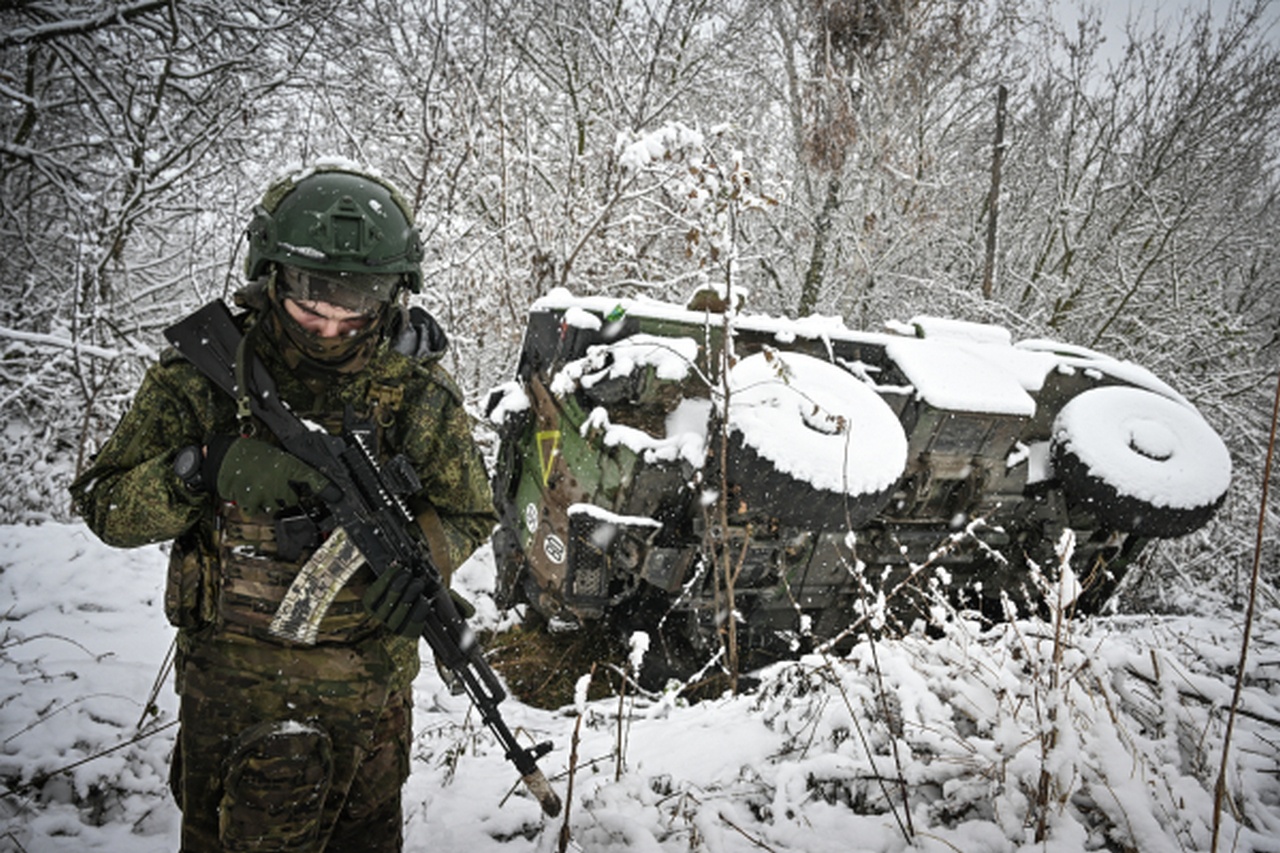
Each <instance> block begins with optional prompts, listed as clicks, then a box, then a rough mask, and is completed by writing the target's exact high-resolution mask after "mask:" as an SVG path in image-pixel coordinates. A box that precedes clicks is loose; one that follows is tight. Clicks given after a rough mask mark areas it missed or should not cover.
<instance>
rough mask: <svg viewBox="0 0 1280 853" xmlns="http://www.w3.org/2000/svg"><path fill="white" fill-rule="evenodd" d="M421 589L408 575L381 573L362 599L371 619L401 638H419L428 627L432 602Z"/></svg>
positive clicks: (402, 573) (398, 571)
mask: <svg viewBox="0 0 1280 853" xmlns="http://www.w3.org/2000/svg"><path fill="white" fill-rule="evenodd" d="M423 588H424V585H423V583H422V581H421V580H419V579H418V578H415V577H414V576H413V575H412V574H411V573H410V572H408V571H406V570H403V569H399V570H391V571H386V572H383V573H382V574H381V575H379V576H378V578H377V579H376V580H375V581H374V582H373V583H372V584H370V585H369V590H368V591H367V592H366V593H365V594H364V597H363V598H362V599H361V600H362V601H363V602H364V606H365V608H366V609H367V610H368V611H369V612H370V613H372V614H373V617H374V618H375V619H377V620H379V621H380V622H382V624H384V625H386V626H387V628H388V629H390V630H391V631H393V632H395V633H396V634H400V635H401V636H404V637H420V636H422V629H423V627H424V626H425V625H426V624H427V614H428V613H429V612H430V610H431V602H430V601H428V600H427V599H426V597H425V596H424V595H423V594H422V590H423Z"/></svg>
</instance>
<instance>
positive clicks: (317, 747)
mask: <svg viewBox="0 0 1280 853" xmlns="http://www.w3.org/2000/svg"><path fill="white" fill-rule="evenodd" d="M332 782H333V743H332V741H331V739H330V737H329V734H328V733H327V732H325V731H324V729H321V728H319V727H317V726H314V725H310V724H307V723H298V722H292V721H284V722H278V721H277V722H268V723H259V724H258V725H256V726H253V727H251V728H249V729H246V730H245V731H244V732H242V733H241V734H240V736H239V737H238V738H236V741H235V745H234V746H233V748H232V750H231V755H230V756H228V758H227V764H226V772H225V775H224V785H223V795H222V802H221V806H220V809H219V816H218V821H219V824H218V835H219V838H220V839H221V841H222V845H223V847H224V848H225V849H226V850H228V851H236V853H268V851H271V853H303V851H312V850H314V849H315V848H316V845H317V843H318V841H319V838H320V829H321V823H322V821H321V816H322V815H323V813H324V802H325V798H326V797H327V796H328V794H329V788H330V786H331V785H332Z"/></svg>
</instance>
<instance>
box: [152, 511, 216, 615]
mask: <svg viewBox="0 0 1280 853" xmlns="http://www.w3.org/2000/svg"><path fill="white" fill-rule="evenodd" d="M213 583H214V572H213V571H212V566H211V564H210V557H209V552H208V551H207V550H206V549H204V548H201V547H200V545H199V541H198V537H197V534H196V533H195V532H194V531H193V532H188V533H185V534H183V535H182V536H179V537H178V538H177V539H176V540H174V543H173V548H172V550H170V552H169V568H168V573H167V577H166V579H165V588H164V615H165V618H166V619H168V620H169V624H170V625H173V626H174V627H175V628H198V627H200V626H201V625H205V624H208V623H209V622H210V621H212V619H213V616H214V607H213V605H214V599H215V594H214V591H213Z"/></svg>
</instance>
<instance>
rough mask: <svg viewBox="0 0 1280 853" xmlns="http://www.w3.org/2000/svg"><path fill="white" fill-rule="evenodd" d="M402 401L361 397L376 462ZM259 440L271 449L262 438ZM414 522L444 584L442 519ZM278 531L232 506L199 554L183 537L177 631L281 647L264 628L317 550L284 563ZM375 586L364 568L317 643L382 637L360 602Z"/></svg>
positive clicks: (387, 387)
mask: <svg viewBox="0 0 1280 853" xmlns="http://www.w3.org/2000/svg"><path fill="white" fill-rule="evenodd" d="M403 396H404V389H403V387H402V386H398V385H392V384H379V383H373V384H371V386H370V388H369V390H368V392H367V393H366V397H365V398H366V406H365V408H364V411H363V412H359V413H357V414H358V416H360V417H361V418H362V419H363V420H365V421H366V422H368V423H369V424H371V426H372V428H373V430H374V435H373V446H374V447H376V448H379V449H380V450H381V451H383V452H381V453H380V454H379V457H380V458H379V461H385V460H386V457H387V456H388V455H389V454H388V453H386V452H385V451H386V441H385V440H384V437H383V434H384V432H385V430H386V429H387V428H388V427H390V426H391V425H392V424H393V423H394V422H395V415H396V412H397V411H398V409H399V407H400V404H401V401H402V399H403ZM304 417H305V418H306V419H307V420H309V421H312V422H315V423H318V424H319V425H320V426H322V427H323V428H324V429H326V430H327V431H329V432H331V433H332V432H337V431H339V430H340V429H341V427H342V422H343V417H342V415H341V414H335V413H323V414H316V413H308V414H305V415H304ZM258 437H259V438H262V439H263V440H268V441H274V438H273V437H272V436H270V435H268V434H264V433H263V432H259V434H258ZM417 521H418V524H419V527H420V529H421V530H422V532H423V535H424V538H425V539H426V542H427V544H428V548H429V550H430V552H431V556H432V559H433V560H434V562H435V563H436V565H437V566H438V567H439V568H440V570H441V572H442V574H444V576H445V579H446V582H447V581H448V578H449V575H451V573H452V569H453V565H452V561H451V558H450V555H449V549H448V545H447V541H446V539H445V534H444V527H443V525H442V523H441V521H440V517H439V515H438V514H437V513H436V512H435V510H434V509H432V508H430V507H426V508H424V509H422V510H421V511H420V512H419V513H418V516H417ZM278 529H279V528H278V525H277V518H276V516H274V515H257V516H251V515H247V514H246V513H244V512H242V511H241V510H240V508H239V507H238V506H236V505H235V504H233V503H226V502H220V503H219V505H218V507H217V520H216V524H215V527H214V529H213V534H212V540H213V541H212V542H210V543H208V544H205V545H203V546H202V545H200V544H198V543H197V542H196V541H194V540H193V539H192V538H190V537H184V538H182V539H179V540H178V541H177V542H176V543H175V546H174V549H173V552H172V553H171V555H170V568H169V582H168V586H167V589H166V593H165V605H166V607H165V609H166V613H167V615H168V616H169V619H170V621H171V622H172V623H173V624H174V625H175V626H177V627H179V628H197V627H205V626H207V625H209V624H213V625H214V626H215V630H216V631H217V632H218V633H226V634H229V635H232V636H243V637H249V638H252V639H255V640H263V641H267V642H272V643H282V642H284V641H282V640H280V639H279V638H277V637H275V636H274V635H273V634H271V633H270V631H269V630H268V626H269V625H270V623H271V620H272V618H273V617H274V615H275V613H276V610H277V609H278V608H279V606H280V603H281V601H283V600H284V596H285V594H286V592H287V591H288V589H289V586H290V584H292V583H293V580H294V578H295V577H296V576H297V574H298V572H299V571H301V569H302V567H303V566H304V565H305V564H306V561H307V559H308V558H309V557H310V555H311V553H312V551H313V550H314V545H315V544H318V543H313V544H312V545H311V546H310V547H307V548H305V549H304V550H303V551H302V552H301V553H300V554H299V555H297V556H296V558H294V559H284V558H282V557H281V555H280V545H279V543H278V542H277V531H278ZM372 582H373V574H372V572H370V571H369V570H368V569H363V568H362V569H360V570H359V571H358V572H357V573H356V574H355V576H354V577H352V578H351V580H350V581H349V582H348V583H347V584H346V586H345V587H343V589H342V590H340V591H339V592H338V594H337V596H336V598H335V599H334V601H333V603H332V605H331V606H330V607H329V609H328V610H327V611H326V613H325V616H324V618H323V619H322V620H321V622H320V630H319V634H318V636H317V643H344V644H348V643H354V642H358V641H360V640H361V639H364V638H366V637H368V636H370V635H371V634H373V633H374V632H376V631H377V630H379V628H378V623H377V622H375V621H374V620H373V619H372V618H370V617H369V615H368V613H367V611H366V610H365V608H364V605H363V603H362V601H361V599H362V597H363V595H364V593H365V592H366V591H367V590H368V587H369V584H370V583H372Z"/></svg>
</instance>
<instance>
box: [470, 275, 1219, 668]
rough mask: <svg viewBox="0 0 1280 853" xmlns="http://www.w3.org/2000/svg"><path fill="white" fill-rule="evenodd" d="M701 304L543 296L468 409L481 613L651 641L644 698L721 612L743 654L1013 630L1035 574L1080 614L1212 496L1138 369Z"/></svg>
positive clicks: (1047, 351) (711, 647) (698, 649)
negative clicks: (915, 630) (516, 343)
mask: <svg viewBox="0 0 1280 853" xmlns="http://www.w3.org/2000/svg"><path fill="white" fill-rule="evenodd" d="M699 300H700V301H699V302H697V303H695V302H691V303H690V304H691V305H693V306H694V307H687V306H676V305H671V304H666V303H657V302H649V301H636V300H629V299H610V298H604V297H590V298H576V297H574V296H572V295H571V294H569V293H568V292H566V291H563V290H560V291H555V292H553V293H552V294H550V295H548V296H547V297H545V298H543V299H541V300H540V301H538V302H537V303H536V304H535V305H534V306H533V308H532V310H531V311H530V314H529V319H528V325H527V328H526V331H525V338H524V343H523V348H522V352H521V356H520V362H519V365H518V368H517V375H516V377H515V379H514V380H513V381H512V382H509V383H507V384H505V385H503V386H501V387H500V388H497V389H495V391H494V392H493V394H492V395H491V397H490V400H489V406H488V415H489V418H490V420H491V422H492V423H493V424H494V426H495V428H496V429H497V431H498V434H499V437H500V445H499V458H498V462H497V466H496V472H495V478H494V492H495V500H496V502H497V505H498V508H499V512H500V515H501V524H500V527H499V529H498V530H497V532H496V533H495V537H494V545H495V553H496V556H497V561H498V575H499V577H498V592H499V596H498V597H499V603H500V604H502V605H505V606H513V605H516V604H519V603H528V604H529V605H530V606H531V607H532V608H533V610H534V611H535V612H536V613H537V614H540V615H541V616H542V617H543V618H544V619H545V620H546V622H547V624H548V625H549V626H551V628H552V629H572V628H574V627H577V626H581V625H584V624H589V623H606V624H608V625H610V626H612V627H615V628H617V629H618V630H620V631H622V632H628V633H629V632H634V631H637V630H643V631H646V632H648V633H649V635H650V638H651V640H652V642H651V643H650V648H649V652H648V654H647V656H646V664H645V671H646V675H647V680H648V681H650V682H651V683H652V682H655V681H658V680H661V679H664V678H666V677H670V676H672V675H675V676H684V675H687V674H689V673H691V672H693V671H695V670H697V669H698V668H699V667H701V666H703V665H705V663H706V662H707V661H708V660H710V659H712V658H713V657H714V656H715V654H716V653H717V650H718V649H720V648H721V643H722V641H721V636H720V633H719V628H720V627H721V626H723V624H724V618H725V614H726V613H727V612H728V605H727V603H728V602H729V601H730V600H732V609H733V612H734V613H735V614H736V616H735V618H736V620H737V623H736V624H737V636H738V641H739V645H740V648H741V650H742V653H743V654H744V655H745V658H744V659H745V661H746V662H747V664H748V665H754V664H757V663H761V662H764V661H767V660H769V659H771V658H779V657H790V656H794V655H796V654H798V653H800V652H803V651H805V650H807V649H812V648H815V647H817V648H833V649H839V648H840V646H841V645H842V644H846V643H850V642H852V641H853V639H854V638H855V637H856V636H857V635H858V634H859V633H861V632H864V631H866V630H869V629H870V628H871V627H873V626H874V627H876V628H877V629H884V630H904V629H907V628H909V627H910V626H911V625H913V624H918V623H917V620H920V619H923V620H925V621H926V622H927V621H928V620H929V619H931V618H937V617H938V614H939V613H940V612H946V611H947V610H948V609H949V608H953V607H960V608H974V609H977V610H979V611H981V612H983V613H984V614H986V615H987V616H988V617H989V618H993V619H1000V618H1009V617H1010V616H1011V615H1014V614H1026V613H1028V612H1029V611H1031V610H1035V609H1037V608H1041V607H1043V604H1044V601H1043V598H1042V592H1043V589H1044V584H1043V583H1041V582H1039V581H1038V580H1037V578H1060V577H1062V576H1063V575H1064V574H1065V576H1066V577H1067V578H1068V579H1072V578H1074V579H1075V580H1076V581H1078V583H1076V584H1075V585H1072V584H1061V585H1060V586H1059V587H1057V588H1058V589H1060V590H1061V589H1067V590H1069V595H1070V598H1071V602H1070V604H1071V606H1072V607H1074V608H1077V609H1078V610H1080V611H1084V612H1090V611H1097V610H1099V609H1100V608H1102V607H1103V606H1104V605H1105V603H1106V602H1107V601H1108V599H1109V598H1110V597H1111V595H1112V593H1113V592H1114V590H1115V588H1116V585H1117V584H1118V583H1119V581H1120V580H1121V578H1122V577H1123V575H1124V572H1125V570H1126V568H1127V567H1128V566H1129V565H1130V564H1131V563H1132V562H1133V561H1134V560H1135V559H1136V558H1137V557H1138V556H1139V554H1140V553H1141V552H1142V551H1143V549H1144V547H1145V546H1146V545H1147V544H1148V543H1149V542H1150V541H1151V540H1152V539H1155V538H1161V537H1177V536H1182V535H1185V534H1188V533H1190V532H1192V531H1194V530H1196V529H1198V528H1199V527H1201V526H1202V525H1203V524H1204V523H1205V522H1206V521H1208V519H1209V518H1210V517H1211V516H1212V514H1213V513H1214V511H1215V510H1216V509H1217V507H1218V506H1219V504H1220V503H1221V502H1222V500H1223V498H1224V496H1225V494H1226V491H1227V487H1228V485H1229V482H1230V470H1231V462H1230V457H1229V454H1228V452H1227V449H1226V447H1225V445H1224V444H1223V442H1222V440H1221V439H1220V438H1219V436H1218V435H1217V433H1216V432H1215V431H1214V430H1213V429H1212V428H1211V427H1210V426H1209V425H1208V424H1207V423H1206V421H1205V420H1204V419H1203V418H1202V417H1201V416H1200V415H1199V413H1198V412H1197V411H1196V410H1195V408H1194V407H1193V406H1192V405H1191V404H1190V403H1189V402H1188V401H1187V400H1186V399H1184V398H1183V397H1182V396H1181V395H1179V394H1178V393H1177V392H1176V391H1175V390H1174V389H1172V388H1170V387H1169V386H1168V385H1166V384H1165V383H1163V382H1162V381H1160V380H1159V379H1157V378H1156V377H1155V376H1154V375H1152V374H1151V373H1150V372H1149V371H1147V370H1145V369H1143V368H1141V367H1139V366H1137V365H1135V364H1132V363H1129V362H1123V361H1118V360H1116V359H1113V358H1109V357H1107V356H1105V355H1102V354H1100V353H1097V352H1093V351H1090V350H1087V349H1082V348H1079V347H1074V346H1068V345H1064V344H1060V343H1055V342H1052V341H1045V340H1025V341H1019V342H1017V343H1015V342H1013V341H1012V340H1011V336H1010V334H1009V333H1008V332H1007V331H1006V330H1004V329H1002V328H999V327H995V326H988V325H981V324H974V323H967V322H958V321H950V320H943V319H937V318H928V317H920V318H916V319H913V320H911V321H910V322H907V323H898V324H894V325H893V326H891V327H890V328H889V329H888V330H887V331H886V332H884V333H864V332H855V331H851V330H849V329H848V328H846V327H845V326H843V325H842V324H841V323H839V322H838V321H837V320H832V319H829V318H828V319H808V320H803V321H795V320H785V319H777V318H770V317H761V316H752V315H750V314H747V313H735V314H733V315H732V316H730V317H726V316H725V315H724V314H723V313H718V312H717V311H716V310H714V309H716V308H722V307H723V300H721V299H719V298H718V297H716V296H715V295H714V294H711V295H708V294H705V293H704V294H701V296H700V297H699ZM726 346H727V350H726ZM1067 531H1071V535H1069V536H1064V534H1066V533H1067ZM727 577H728V578H731V584H730V582H729V580H727ZM730 585H731V586H732V590H730V589H729V587H730ZM730 592H731V593H732V598H731V599H730Z"/></svg>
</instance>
